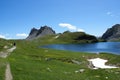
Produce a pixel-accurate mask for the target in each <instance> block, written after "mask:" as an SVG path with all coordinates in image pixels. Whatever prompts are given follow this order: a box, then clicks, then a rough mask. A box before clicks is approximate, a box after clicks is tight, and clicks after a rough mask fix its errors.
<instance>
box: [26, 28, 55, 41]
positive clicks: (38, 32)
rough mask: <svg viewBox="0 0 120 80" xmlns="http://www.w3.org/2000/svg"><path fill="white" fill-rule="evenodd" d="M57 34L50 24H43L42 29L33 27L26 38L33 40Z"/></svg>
mask: <svg viewBox="0 0 120 80" xmlns="http://www.w3.org/2000/svg"><path fill="white" fill-rule="evenodd" d="M52 34H55V31H54V30H53V29H52V28H51V27H48V26H41V27H40V29H36V28H32V29H31V31H30V34H29V36H28V37H27V38H26V39H27V40H32V39H35V38H39V37H43V36H45V35H52Z"/></svg>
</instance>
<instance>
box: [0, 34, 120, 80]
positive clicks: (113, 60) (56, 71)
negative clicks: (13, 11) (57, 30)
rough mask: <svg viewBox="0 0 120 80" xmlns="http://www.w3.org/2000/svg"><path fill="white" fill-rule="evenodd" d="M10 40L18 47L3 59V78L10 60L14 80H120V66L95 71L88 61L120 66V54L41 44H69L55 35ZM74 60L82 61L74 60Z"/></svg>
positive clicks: (0, 73) (0, 76) (0, 74)
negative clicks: (98, 60)
mask: <svg viewBox="0 0 120 80" xmlns="http://www.w3.org/2000/svg"><path fill="white" fill-rule="evenodd" d="M8 42H9V43H13V42H15V43H16V46H17V48H16V50H14V51H13V52H12V53H11V55H10V56H8V57H7V58H6V59H3V58H0V80H4V75H5V73H4V72H5V68H6V67H5V64H6V63H10V66H11V72H12V75H13V80H120V68H117V69H97V70H93V69H90V68H88V64H89V62H88V61H87V59H91V58H96V57H100V58H103V59H108V61H109V62H108V63H107V64H109V65H117V66H119V67H120V55H113V54H107V53H101V54H99V55H97V54H94V53H93V54H90V53H83V52H72V51H63V50H53V49H46V48H40V47H39V46H42V45H47V44H53V43H54V44H58V43H60V44H63V43H64V44H65V43H66V42H64V41H61V40H59V39H55V35H51V36H47V37H43V38H40V39H35V40H31V41H28V40H10V41H8ZM66 44H67V43H66ZM4 45H6V44H4ZM73 60H74V61H77V62H79V64H76V63H74V62H73Z"/></svg>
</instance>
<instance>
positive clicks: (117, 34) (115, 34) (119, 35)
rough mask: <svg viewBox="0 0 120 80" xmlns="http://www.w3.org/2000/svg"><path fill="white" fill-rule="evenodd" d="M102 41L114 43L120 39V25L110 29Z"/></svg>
mask: <svg viewBox="0 0 120 80" xmlns="http://www.w3.org/2000/svg"><path fill="white" fill-rule="evenodd" d="M102 39H104V40H107V41H114V40H119V39H120V24H116V25H114V26H112V28H109V29H108V30H107V31H106V32H105V33H104V34H103V36H102Z"/></svg>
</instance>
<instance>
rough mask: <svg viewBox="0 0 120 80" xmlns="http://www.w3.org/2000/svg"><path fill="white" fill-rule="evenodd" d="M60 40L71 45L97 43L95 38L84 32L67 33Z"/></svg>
mask: <svg viewBox="0 0 120 80" xmlns="http://www.w3.org/2000/svg"><path fill="white" fill-rule="evenodd" d="M58 39H59V40H61V41H64V42H70V43H92V42H97V41H98V40H97V39H96V37H95V36H92V35H89V34H86V33H84V32H69V31H66V32H64V33H63V34H61V35H60V36H59V37H58Z"/></svg>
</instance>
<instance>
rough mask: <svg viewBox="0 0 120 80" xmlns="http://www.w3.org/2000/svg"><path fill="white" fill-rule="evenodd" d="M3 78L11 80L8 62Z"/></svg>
mask: <svg viewBox="0 0 120 80" xmlns="http://www.w3.org/2000/svg"><path fill="white" fill-rule="evenodd" d="M5 80H13V77H12V73H11V69H10V64H9V63H8V64H7V65H6V70H5Z"/></svg>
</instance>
